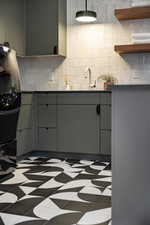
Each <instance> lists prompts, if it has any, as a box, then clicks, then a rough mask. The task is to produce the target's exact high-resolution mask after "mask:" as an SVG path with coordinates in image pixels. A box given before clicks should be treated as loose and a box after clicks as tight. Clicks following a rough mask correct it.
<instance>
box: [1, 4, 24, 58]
mask: <svg viewBox="0 0 150 225" xmlns="http://www.w3.org/2000/svg"><path fill="white" fill-rule="evenodd" d="M24 18H25V0H21V1H20V0H13V1H10V0H1V1H0V43H1V44H3V43H4V42H9V43H10V46H11V48H13V49H15V50H16V52H17V54H18V55H24V53H25V21H24Z"/></svg>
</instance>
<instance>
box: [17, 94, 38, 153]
mask: <svg viewBox="0 0 150 225" xmlns="http://www.w3.org/2000/svg"><path fill="white" fill-rule="evenodd" d="M33 121H34V118H33V95H32V94H22V99H21V108H20V115H19V121H18V127H17V155H18V156H19V155H22V154H25V153H27V152H30V151H32V150H33V144H34V129H33V124H34V122H33Z"/></svg>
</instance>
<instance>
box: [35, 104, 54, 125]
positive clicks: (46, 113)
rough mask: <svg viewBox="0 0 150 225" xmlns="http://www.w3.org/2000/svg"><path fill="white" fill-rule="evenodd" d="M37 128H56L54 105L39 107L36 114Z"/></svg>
mask: <svg viewBox="0 0 150 225" xmlns="http://www.w3.org/2000/svg"><path fill="white" fill-rule="evenodd" d="M38 126H39V127H52V128H54V127H56V105H48V104H47V105H40V106H39V112H38Z"/></svg>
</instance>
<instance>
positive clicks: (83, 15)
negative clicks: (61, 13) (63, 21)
mask: <svg viewBox="0 0 150 225" xmlns="http://www.w3.org/2000/svg"><path fill="white" fill-rule="evenodd" d="M96 19H97V15H96V12H94V11H89V10H87V0H85V10H82V11H78V12H77V13H76V20H77V21H78V22H82V23H91V22H94V21H96Z"/></svg>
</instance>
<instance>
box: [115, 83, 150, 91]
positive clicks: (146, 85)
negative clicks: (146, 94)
mask: <svg viewBox="0 0 150 225" xmlns="http://www.w3.org/2000/svg"><path fill="white" fill-rule="evenodd" d="M115 88H150V84H116V85H113V86H112V90H113V89H115Z"/></svg>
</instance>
